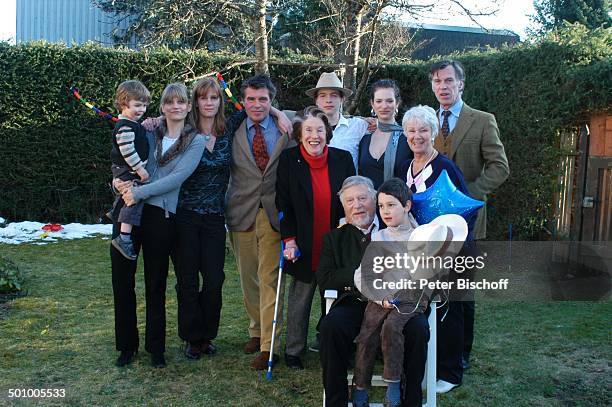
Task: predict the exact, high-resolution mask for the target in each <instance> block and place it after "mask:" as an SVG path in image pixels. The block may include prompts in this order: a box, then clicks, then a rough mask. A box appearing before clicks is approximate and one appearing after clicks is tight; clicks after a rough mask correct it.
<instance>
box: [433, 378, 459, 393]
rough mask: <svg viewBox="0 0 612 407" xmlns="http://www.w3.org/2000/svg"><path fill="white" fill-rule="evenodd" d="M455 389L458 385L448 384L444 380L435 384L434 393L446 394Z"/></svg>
mask: <svg viewBox="0 0 612 407" xmlns="http://www.w3.org/2000/svg"><path fill="white" fill-rule="evenodd" d="M455 387H459V385H458V384H453V383H449V382H447V381H444V380H438V381H437V382H436V393H438V394H442V393H448V392H449V391H451V390H452V389H454V388H455Z"/></svg>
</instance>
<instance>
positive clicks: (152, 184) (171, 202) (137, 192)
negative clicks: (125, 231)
mask: <svg viewBox="0 0 612 407" xmlns="http://www.w3.org/2000/svg"><path fill="white" fill-rule="evenodd" d="M147 140H148V141H149V160H148V162H147V167H146V168H147V171H148V172H149V174H151V177H150V181H149V182H148V183H146V184H144V185H140V186H137V187H133V188H132V194H133V196H134V199H135V200H136V201H142V200H144V202H145V203H146V204H149V205H154V206H158V207H160V208H162V209H163V210H165V211H166V217H168V216H169V214H168V213H176V206H177V203H178V196H179V192H180V190H181V185H182V184H183V181H185V180H186V179H187V178H188V177H189V176H190V175H191V173H192V172H193V171H194V170H195V168H196V167H197V166H198V163H199V162H200V159H201V158H202V153H203V152H204V137H203V136H202V135H200V134H198V135H196V136H195V137H194V138H193V140H192V141H191V144H190V145H189V146H188V147H187V149H186V150H185V151H184V152H183V153H182V154H180V155H178V156H177V157H174V158H173V159H172V160H170V161H169V162H168V163H166V165H164V166H163V167H159V166H158V164H157V160H158V157H157V156H156V151H155V149H156V148H155V147H156V144H155V136H154V135H153V134H152V133H147Z"/></svg>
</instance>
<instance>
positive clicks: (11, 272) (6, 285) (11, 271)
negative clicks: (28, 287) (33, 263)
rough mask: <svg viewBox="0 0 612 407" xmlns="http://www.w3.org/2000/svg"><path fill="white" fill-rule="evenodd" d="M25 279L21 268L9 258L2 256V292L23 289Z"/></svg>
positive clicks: (0, 269) (0, 280) (13, 291)
mask: <svg viewBox="0 0 612 407" xmlns="http://www.w3.org/2000/svg"><path fill="white" fill-rule="evenodd" d="M22 283H23V279H22V277H21V273H20V272H19V268H17V265H16V264H15V263H13V262H12V261H11V260H10V259H9V258H7V257H4V256H0V294H10V293H15V292H17V291H21V284H22Z"/></svg>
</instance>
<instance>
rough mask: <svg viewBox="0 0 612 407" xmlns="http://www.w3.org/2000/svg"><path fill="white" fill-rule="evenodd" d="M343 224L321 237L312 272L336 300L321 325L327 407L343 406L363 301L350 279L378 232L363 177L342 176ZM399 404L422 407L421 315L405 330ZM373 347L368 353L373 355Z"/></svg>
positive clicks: (424, 327)
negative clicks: (402, 379) (400, 401)
mask: <svg viewBox="0 0 612 407" xmlns="http://www.w3.org/2000/svg"><path fill="white" fill-rule="evenodd" d="M339 195H340V201H341V202H342V206H343V207H344V213H345V215H346V223H345V224H344V225H342V226H340V227H339V228H337V229H335V230H332V231H331V232H329V233H328V234H326V235H325V236H324V238H323V248H322V250H321V258H320V262H319V267H318V269H317V272H316V277H317V283H318V284H319V287H320V289H321V291H322V292H324V291H325V290H337V291H338V299H337V300H336V301H335V302H334V304H333V305H332V308H331V310H330V312H329V313H328V314H327V315H326V316H325V317H324V318H323V320H322V321H321V325H320V333H321V343H320V345H321V349H320V357H321V367H322V369H323V387H324V388H325V402H326V406H327V407H336V406H342V407H345V406H346V405H347V403H348V382H347V379H346V374H347V369H348V367H349V365H353V359H354V353H355V344H354V342H353V341H354V339H355V337H356V336H357V334H358V333H359V330H360V328H361V320H362V319H363V314H364V311H365V308H366V305H367V300H366V299H365V298H364V297H362V296H361V294H360V293H359V291H357V289H356V288H355V285H354V280H353V275H354V272H355V269H356V268H357V267H358V266H359V264H360V263H361V258H362V256H363V253H364V252H365V249H366V247H367V245H368V244H369V243H370V235H371V233H372V232H373V231H376V230H377V229H378V223H377V220H376V216H375V214H376V191H374V187H373V185H372V181H370V180H369V179H368V178H365V177H362V176H352V177H349V178H347V179H346V180H345V181H344V183H343V184H342V189H341V190H340V192H339ZM403 332H404V336H405V343H404V374H405V386H404V388H405V392H404V394H403V397H402V398H403V404H402V405H404V406H421V404H422V399H423V393H422V390H421V381H422V380H423V375H424V370H425V361H426V358H427V342H428V341H429V324H428V323H427V317H426V316H425V315H423V314H420V315H418V316H417V317H415V318H413V319H411V320H410V321H409V322H408V323H407V324H406V325H405V327H404V331H403ZM377 351H378V350H377V349H373V350H372V352H377Z"/></svg>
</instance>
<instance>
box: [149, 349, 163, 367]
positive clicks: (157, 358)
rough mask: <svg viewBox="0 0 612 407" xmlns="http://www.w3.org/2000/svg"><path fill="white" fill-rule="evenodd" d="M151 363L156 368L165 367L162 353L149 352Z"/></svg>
mask: <svg viewBox="0 0 612 407" xmlns="http://www.w3.org/2000/svg"><path fill="white" fill-rule="evenodd" d="M151 365H152V366H153V367H154V368H156V369H162V368H164V367H166V358H164V354H163V353H153V354H151Z"/></svg>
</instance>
